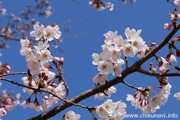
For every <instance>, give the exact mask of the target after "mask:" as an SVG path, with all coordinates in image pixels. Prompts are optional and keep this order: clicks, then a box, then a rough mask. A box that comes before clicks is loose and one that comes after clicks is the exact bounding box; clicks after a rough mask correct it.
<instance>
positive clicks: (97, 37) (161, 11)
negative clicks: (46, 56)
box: [0, 0, 180, 120]
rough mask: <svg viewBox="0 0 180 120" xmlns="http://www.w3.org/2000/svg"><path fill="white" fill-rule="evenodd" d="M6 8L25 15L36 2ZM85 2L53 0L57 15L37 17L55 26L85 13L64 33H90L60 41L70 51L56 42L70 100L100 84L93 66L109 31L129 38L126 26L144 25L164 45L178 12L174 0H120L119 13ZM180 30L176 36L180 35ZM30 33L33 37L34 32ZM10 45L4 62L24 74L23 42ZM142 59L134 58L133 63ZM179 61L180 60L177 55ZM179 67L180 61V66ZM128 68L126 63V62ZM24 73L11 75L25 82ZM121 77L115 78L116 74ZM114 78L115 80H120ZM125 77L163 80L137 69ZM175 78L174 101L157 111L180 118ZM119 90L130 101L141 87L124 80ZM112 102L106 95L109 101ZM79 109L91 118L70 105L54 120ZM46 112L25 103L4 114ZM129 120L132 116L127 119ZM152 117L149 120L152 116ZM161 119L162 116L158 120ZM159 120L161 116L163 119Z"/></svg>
mask: <svg viewBox="0 0 180 120" xmlns="http://www.w3.org/2000/svg"><path fill="white" fill-rule="evenodd" d="M1 1H2V3H3V4H2V7H4V8H6V9H7V13H14V14H15V15H17V16H18V15H19V14H20V12H21V10H24V9H25V5H26V4H27V3H31V2H32V0H1ZM79 2H80V4H76V3H74V2H73V1H72V0H63V1H58V0H52V1H50V3H51V5H52V8H54V10H55V11H54V13H53V15H52V16H51V17H49V18H47V19H42V18H38V17H35V19H36V20H38V21H39V22H40V23H46V24H50V23H51V22H55V23H57V24H61V23H63V22H65V21H66V20H68V19H71V18H73V17H75V16H78V15H80V14H82V15H83V16H82V17H81V18H79V19H77V20H75V21H73V22H71V23H69V24H66V25H64V26H62V28H67V27H70V32H69V33H63V34H62V37H67V36H71V35H75V34H80V33H83V32H87V35H85V36H80V37H77V38H71V39H68V40H66V41H63V42H62V43H60V44H59V45H60V47H61V48H62V49H64V50H66V53H61V52H59V51H58V50H56V49H54V48H53V47H52V46H51V49H52V51H53V52H54V55H55V56H59V57H61V56H62V57H64V58H65V62H64V78H65V80H66V81H67V83H68V85H69V91H70V98H73V97H75V96H76V95H78V94H80V93H81V92H84V91H86V90H88V89H91V88H93V87H94V83H93V82H92V78H93V77H94V76H95V75H96V74H97V73H98V71H97V68H96V66H94V65H92V57H91V55H92V53H94V52H96V53H100V52H101V45H102V44H103V43H104V39H105V38H104V36H103V34H104V33H106V32H107V31H109V30H111V31H115V30H117V31H118V33H119V34H120V35H122V36H123V37H124V38H125V35H124V31H125V29H126V27H130V28H135V29H136V30H138V29H142V33H141V36H142V38H143V39H144V40H145V41H146V43H147V45H150V44H151V42H156V43H159V42H160V41H161V40H163V39H164V38H165V37H166V35H167V34H168V33H169V31H168V30H165V29H164V28H163V26H164V23H166V22H170V20H169V13H170V12H171V11H172V10H173V7H172V5H171V4H168V3H167V2H166V0H137V1H136V2H135V3H134V4H129V2H128V3H127V4H125V5H123V4H122V3H121V2H118V1H115V2H114V3H115V8H114V11H112V12H109V11H108V10H105V11H97V10H96V9H94V8H93V7H92V6H90V5H88V2H89V1H88V0H79ZM3 19H4V18H3V17H1V18H0V22H1V24H6V21H5V20H3ZM179 33H180V32H178V33H177V34H176V35H175V37H177V36H178V35H179ZM28 37H29V35H28ZM7 44H8V45H10V49H6V50H2V51H1V52H2V54H3V56H2V57H0V61H2V62H8V63H9V64H10V65H11V68H12V72H23V71H26V70H27V67H26V61H25V57H24V56H21V55H20V54H19V50H20V43H19V42H17V41H8V42H7ZM167 52H168V51H167V46H166V47H165V49H163V50H161V51H160V52H159V53H158V54H157V55H160V56H163V57H166V53H167ZM135 60H138V58H136V57H135V58H129V62H130V63H129V64H132V63H133V62H134V61H135ZM177 60H178V61H179V59H177ZM150 61H153V62H155V61H154V59H152V60H149V61H148V62H146V63H145V64H144V65H143V68H144V69H146V70H149V62H150ZM177 65H179V63H178V64H177ZM123 68H125V66H123ZM21 77H22V76H13V77H9V78H11V79H13V80H15V81H17V82H20V83H22V81H21ZM114 77H115V76H114ZM114 77H112V76H110V77H109V80H110V79H112V78H114ZM125 81H126V82H128V83H129V84H131V85H133V86H135V87H147V86H158V85H159V83H158V81H157V79H156V78H155V77H149V76H146V75H141V74H139V73H133V74H132V75H130V76H128V77H126V78H125ZM169 82H170V83H171V85H172V90H171V95H170V97H169V99H168V102H167V103H166V104H165V105H164V106H161V109H160V110H157V112H156V113H157V114H164V113H166V114H168V113H175V114H178V115H179V118H180V111H179V108H180V103H179V101H177V100H176V98H174V97H173V95H174V94H175V93H176V92H178V91H180V89H179V83H180V81H179V79H178V78H177V77H176V78H175V77H173V78H169ZM115 87H116V88H117V93H116V94H112V97H111V98H112V99H113V101H118V100H120V99H121V100H122V101H123V102H126V96H127V94H134V93H135V92H136V91H135V90H134V89H131V88H129V87H127V86H125V85H123V84H118V85H116V86H115ZM2 89H7V90H8V91H9V92H10V91H15V93H16V92H17V93H18V92H20V93H22V88H20V87H17V86H15V85H11V84H9V83H7V84H6V83H4V82H3V85H2ZM22 95H23V99H26V98H28V96H29V95H28V94H25V93H22ZM104 100H106V99H104ZM104 100H101V101H100V100H94V96H92V97H90V98H88V99H87V100H84V101H82V102H81V104H83V105H89V106H96V105H100V104H101V103H103V102H104ZM126 104H127V113H129V114H130V113H131V114H133V113H137V114H141V112H140V110H135V108H134V107H132V106H131V104H130V102H126ZM70 109H72V110H74V111H75V112H76V113H78V114H80V115H81V120H90V119H92V118H91V115H90V113H89V112H88V111H87V110H84V109H82V108H79V107H71V108H68V109H66V110H64V111H62V112H61V113H59V114H57V115H56V116H55V117H53V118H51V119H50V120H59V119H61V118H62V116H63V115H64V113H65V112H67V111H68V110H70ZM40 113H41V112H34V111H33V110H32V109H30V108H27V109H23V108H22V107H20V106H17V107H16V108H14V110H13V111H12V112H8V113H7V116H5V117H3V120H12V119H18V120H24V119H28V118H30V117H33V116H36V115H38V114H40ZM125 120H129V119H125ZM147 120H149V119H147ZM153 120H156V119H153ZM158 120H159V119H158Z"/></svg>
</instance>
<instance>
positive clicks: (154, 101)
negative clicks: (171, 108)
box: [126, 79, 172, 113]
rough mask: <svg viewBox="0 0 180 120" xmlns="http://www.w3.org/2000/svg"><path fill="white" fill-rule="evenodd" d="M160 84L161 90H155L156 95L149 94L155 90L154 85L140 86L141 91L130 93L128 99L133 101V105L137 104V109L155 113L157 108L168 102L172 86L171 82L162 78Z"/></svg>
mask: <svg viewBox="0 0 180 120" xmlns="http://www.w3.org/2000/svg"><path fill="white" fill-rule="evenodd" d="M160 84H161V87H160V88H161V90H160V91H159V93H156V92H155V91H154V92H155V95H154V96H152V95H150V94H149V92H150V91H153V90H152V88H153V87H147V88H146V89H143V88H139V90H140V91H138V92H136V93H135V94H134V95H130V94H128V95H127V98H126V100H127V101H131V105H132V106H135V108H136V109H140V110H141V112H142V113H154V112H156V110H157V109H160V106H161V105H164V104H165V103H166V102H167V100H168V97H169V95H170V90H171V87H172V86H171V85H170V83H169V82H167V81H166V80H164V79H163V80H162V79H161V81H160ZM154 88H155V87H154ZM150 96H151V98H150Z"/></svg>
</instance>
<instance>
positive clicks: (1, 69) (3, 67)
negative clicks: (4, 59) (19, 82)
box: [0, 62, 11, 75]
mask: <svg viewBox="0 0 180 120" xmlns="http://www.w3.org/2000/svg"><path fill="white" fill-rule="evenodd" d="M10 70H11V67H10V66H9V65H8V64H7V63H4V64H2V63H1V62H0V75H4V74H8V73H9V72H10Z"/></svg>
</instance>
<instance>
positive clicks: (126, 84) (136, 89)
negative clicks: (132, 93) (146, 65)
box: [122, 81, 142, 91]
mask: <svg viewBox="0 0 180 120" xmlns="http://www.w3.org/2000/svg"><path fill="white" fill-rule="evenodd" d="M122 83H123V84H125V85H126V86H128V87H130V88H133V89H136V90H137V91H142V90H140V89H139V88H137V87H134V86H132V85H130V84H128V83H126V82H124V81H122Z"/></svg>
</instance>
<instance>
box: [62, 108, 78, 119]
mask: <svg viewBox="0 0 180 120" xmlns="http://www.w3.org/2000/svg"><path fill="white" fill-rule="evenodd" d="M80 117H81V116H80V115H79V114H76V113H75V112H74V111H72V110H70V111H68V112H67V113H66V114H65V115H64V117H63V120H79V119H80Z"/></svg>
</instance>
